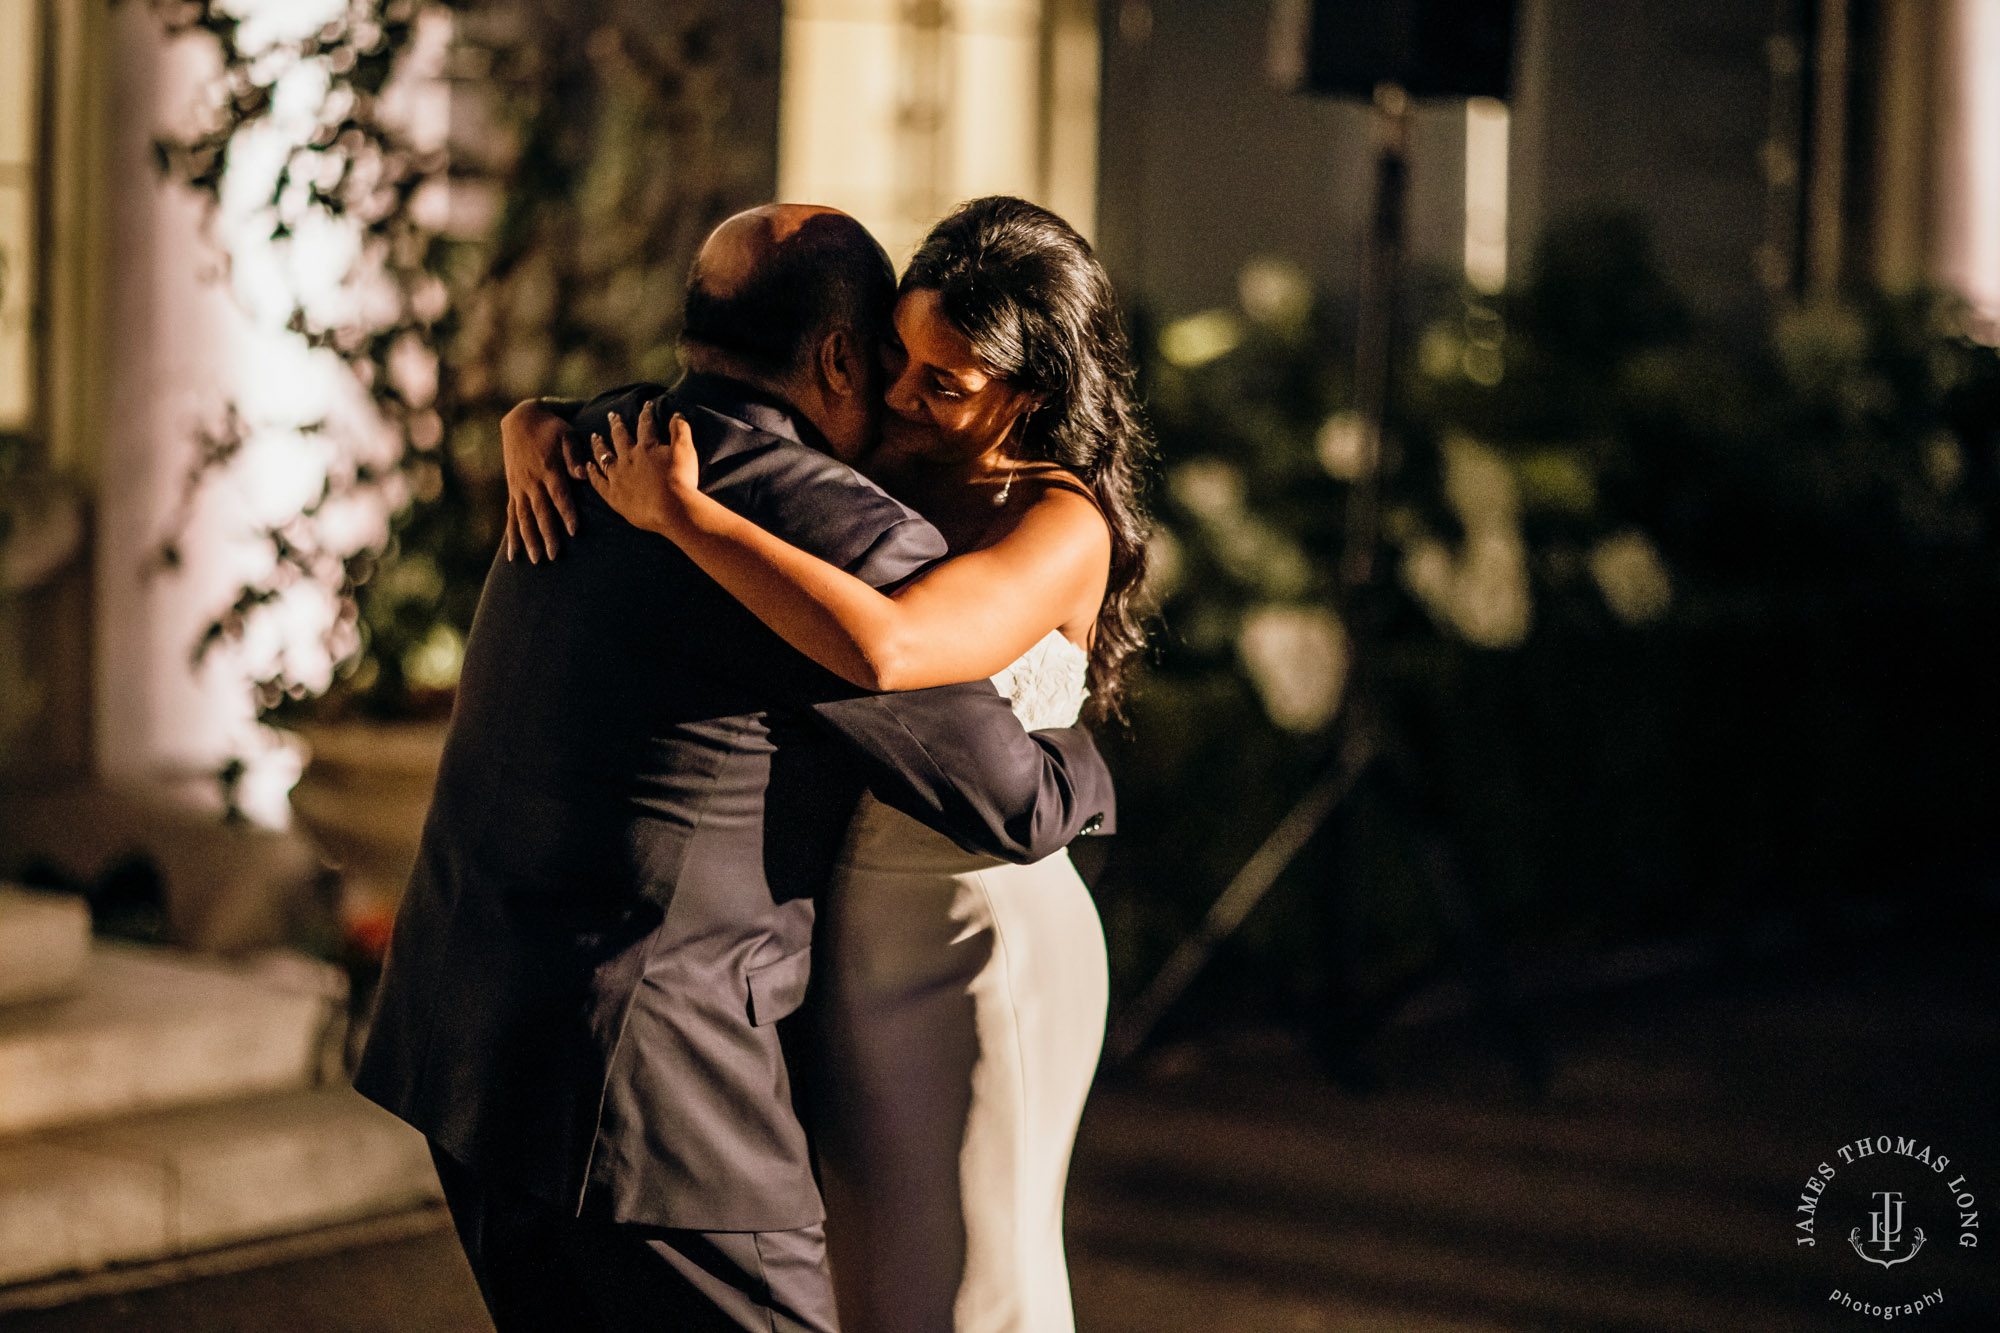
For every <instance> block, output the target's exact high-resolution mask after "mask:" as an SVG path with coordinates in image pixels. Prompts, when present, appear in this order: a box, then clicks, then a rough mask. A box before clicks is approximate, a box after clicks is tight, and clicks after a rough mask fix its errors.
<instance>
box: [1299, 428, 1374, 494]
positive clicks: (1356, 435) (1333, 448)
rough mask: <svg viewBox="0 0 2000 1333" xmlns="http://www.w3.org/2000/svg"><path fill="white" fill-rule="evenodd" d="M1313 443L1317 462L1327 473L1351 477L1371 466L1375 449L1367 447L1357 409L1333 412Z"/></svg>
mask: <svg viewBox="0 0 2000 1333" xmlns="http://www.w3.org/2000/svg"><path fill="white" fill-rule="evenodd" d="M1313 443H1314V445H1315V446H1316V448H1317V450H1318V453H1319V465H1320V466H1321V467H1323V468H1325V469H1326V472H1327V475H1328V476H1330V477H1334V478H1336V479H1338V480H1340V481H1354V480H1355V479H1357V478H1359V477H1361V476H1364V475H1366V474H1367V473H1368V472H1370V471H1372V470H1373V469H1374V466H1375V459H1374V457H1373V455H1374V452H1375V451H1374V450H1373V449H1371V448H1370V447H1369V440H1368V427H1367V423H1366V422H1364V421H1362V419H1361V414H1360V413H1358V412H1335V413H1334V414H1333V415H1332V416H1330V417H1328V418H1327V419H1326V421H1325V423H1324V424H1322V425H1321V426H1320V428H1319V435H1318V437H1317V438H1316V439H1315V440H1314V442H1313Z"/></svg>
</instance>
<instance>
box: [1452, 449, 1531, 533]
mask: <svg viewBox="0 0 2000 1333" xmlns="http://www.w3.org/2000/svg"><path fill="white" fill-rule="evenodd" d="M1444 494H1445V499H1447V500H1449V501H1450V502H1451V507H1452V508H1453V509H1454V510H1456V511H1457V513H1458V516H1459V518H1460V519H1462V520H1463V521H1464V523H1465V526H1466V527H1468V528H1485V527H1511V526H1513V523H1514V515H1515V514H1516V512H1518V511H1519V509H1520V507H1521V501H1520V495H1519V493H1518V492H1517V491H1516V490H1515V488H1514V474H1513V472H1512V471H1511V470H1509V468H1508V467H1507V460H1506V459H1504V458H1502V457H1501V456H1500V455H1499V454H1497V453H1495V452H1494V451H1493V450H1491V449H1489V448H1487V447H1486V446H1485V445H1483V444H1481V443H1480V442H1479V441H1477V440H1475V439H1473V438H1472V437H1471V436H1469V435H1447V436H1445V438H1444Z"/></svg>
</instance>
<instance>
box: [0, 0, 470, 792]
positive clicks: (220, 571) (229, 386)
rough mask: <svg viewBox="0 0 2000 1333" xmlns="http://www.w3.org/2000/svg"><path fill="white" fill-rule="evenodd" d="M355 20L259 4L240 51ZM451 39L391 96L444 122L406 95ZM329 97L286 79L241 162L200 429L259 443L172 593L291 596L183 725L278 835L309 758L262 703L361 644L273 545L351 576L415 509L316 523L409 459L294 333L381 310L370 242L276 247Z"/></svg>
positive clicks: (198, 526) (320, 8) (308, 69)
mask: <svg viewBox="0 0 2000 1333" xmlns="http://www.w3.org/2000/svg"><path fill="white" fill-rule="evenodd" d="M0 2H4V0H0ZM344 7H345V6H344V3H343V0H311V3H305V2H304V0H283V2H282V3H280V2H279V0H261V3H258V4H256V5H254V6H249V7H246V10H245V23H244V26H243V28H242V29H241V31H240V32H239V34H238V40H239V41H242V42H243V43H244V44H245V45H246V46H249V47H254V46H256V45H258V44H262V43H269V42H277V41H281V40H287V39H292V38H296V37H298V36H300V35H302V34H309V33H311V32H312V31H313V30H315V29H316V28H317V27H319V26H320V25H321V24H323V23H325V22H327V21H328V20H331V19H333V18H335V17H337V16H338V15H339V14H340V13H341V12H342V10H343V9H344ZM449 38H450V27H449V16H448V15H446V14H443V13H442V12H433V13H431V14H428V15H426V17H425V19H424V21H423V22H422V23H421V24H420V26H419V37H418V41H417V43H416V47H415V50H414V52H413V53H412V54H411V56H409V57H408V58H407V60H408V63H407V64H406V65H404V66H403V67H402V69H401V70H399V72H398V75H397V77H396V80H395V81H394V82H393V83H392V85H391V95H392V96H393V97H397V98H400V101H401V103H402V104H403V105H404V106H405V107H406V108H407V110H408V112H409V114H410V115H412V116H417V117H429V118H431V119H438V118H440V117H441V116H442V115H443V114H444V113H445V111H446V108H447V104H446V103H444V102H443V101H441V100H440V99H438V98H435V97H424V96H410V95H408V94H407V93H403V92H398V91H396V89H397V88H398V85H402V84H405V83H407V82H408V81H410V80H412V79H414V80H419V81H422V80H426V79H434V77H435V75H436V74H437V73H438V72H439V70H441V68H442V60H443V56H444V53H445V49H446V46H447V45H448V42H449ZM326 91H327V73H326V70H325V69H324V67H323V66H321V65H319V64H317V63H313V62H308V63H305V64H301V65H298V66H296V67H293V68H291V69H289V70H287V71H286V72H284V73H283V74H282V75H281V76H280V77H279V79H278V80H277V83H276V85H275V86H274V87H273V90H272V92H273V99H272V100H273V111H272V114H271V116H270V117H269V118H268V119H267V120H265V121H263V122H261V123H260V124H258V125H256V126H255V127H253V128H251V129H248V130H245V131H243V132H242V133H241V134H239V135H238V137H237V138H236V140H235V141H234V142H233V143H232V144H231V146H230V155H229V169H228V172H227V175H226V176H225V177H224V181H223V188H222V194H221V208H220V212H219V214H218V215H217V217H216V219H215V224H214V228H213V235H214V237H215V239H216V241H217V242H218V243H219V244H220V245H221V246H222V247H223V249H224V250H225V251H226V252H227V254H228V257H229V265H228V270H227V271H228V275H229V285H228V291H227V299H226V302H225V303H226V304H227V305H228V306H229V307H230V309H231V312H232V313H231V314H230V315H229V316H228V317H227V318H226V321H225V324H224V328H225V330H226V332H225V333H224V338H225V341H226V345H227V353H226V355H225V356H224V357H223V358H221V359H220V361H219V362H218V371H217V374H216V377H215V382H214V383H213V384H212V386H211V387H210V388H208V389H207V390H206V391H205V393H204V397H205V398H206V399H208V400H209V401H207V402H205V403H204V404H203V407H202V408H201V410H200V416H201V417H202V418H203V419H211V420H212V419H213V415H214V411H215V408H216V407H219V406H220V404H222V403H225V402H226V403H230V404H233V405H234V406H235V407H236V409H237V410H238V412H239V414H240V416H241V419H242V421H243V423H244V426H245V429H246V432H247V438H246V440H245V443H244V446H243V448H242V450H241V452H240V453H239V454H238V455H237V456H236V457H235V458H234V459H233V460H232V461H231V462H230V464H229V465H228V467H227V468H226V469H225V470H224V471H223V472H221V473H218V474H213V475H211V476H209V477H208V478H207V479H206V483H205V492H204V493H203V495H202V496H201V498H200V501H199V503H198V505H197V507H196V509H195V511H194V514H193V516H192V518H191V521H190V522H189V524H188V526H187V532H186V534H185V536H184V538H183V540H182V542H181V547H182V551H183V566H182V570H181V573H180V574H179V575H177V577H176V579H175V580H174V582H175V583H176V584H177V585H179V586H178V587H177V588H176V589H175V590H174V593H173V600H174V602H175V604H176V606H177V607H184V608H185V610H186V612H188V613H192V614H194V615H197V616H200V617H202V618H206V617H207V616H210V615H213V614H214V613H215V612H216V610H218V609H219V608H220V607H223V606H226V605H228V603H229V602H230V601H231V600H233V598H234V596H235V590H236V589H237V588H240V587H243V586H246V585H251V584H256V583H260V582H263V581H266V580H272V581H274V583H275V586H277V587H278V588H279V595H278V597H277V598H276V599H275V600H274V601H271V602H268V603H266V604H264V605H262V606H259V607H257V608H256V609H255V610H253V611H252V612H251V613H250V614H249V615H248V616H247V617H246V618H245V624H244V628H243V635H242V638H241V640H240V641H238V642H235V643H231V644H227V645H225V646H223V647H221V648H218V649H217V650H216V651H214V652H212V653H211V654H210V655H209V657H208V659H207V660H206V661H205V662H204V664H203V672H202V674H203V677H204V681H203V684H204V689H203V692H202V697H203V699H204V701H205V702H206V704H207V706H208V709H209V715H208V716H206V717H203V718H199V719H197V718H194V717H187V716H183V718H182V719H181V720H180V722H179V723H178V729H179V730H180V731H181V732H182V733H183V736H184V739H183V743H182V746H181V747H179V748H182V749H184V750H187V751H193V752H199V751H201V750H206V749H210V748H211V747H222V748H223V749H225V750H226V752H227V753H228V754H229V755H233V756H235V757H238V758H242V759H243V760H245V762H246V763H247V765H248V770H247V772H246V773H245V775H244V778H243V781H242V783H241V785H240V787H239V789H238V792H237V797H238V800H239V802H240V803H241V805H242V807H243V809H244V812H245V813H246V814H248V815H250V816H251V817H252V818H253V819H255V820H257V821H259V822H261V823H266V824H274V825H275V824H283V823H285V822H287V821H288V820H289V816H290V807H289V803H288V801H287V799H286V797H287V793H288V792H289V790H290V788H291V786H292V784H293V783H294V782H296V781H297V779H298V775H299V770H300V754H299V750H298V747H297V745H296V744H294V743H291V742H290V741H289V739H288V738H286V737H284V736H281V735H278V734H275V733H273V732H272V731H271V730H270V729H268V728H263V727H260V726H258V725H257V724H256V721H255V710H254V701H253V700H252V697H251V687H252V685H253V684H254V683H255V682H257V681H260V680H267V679H271V678H273V677H275V676H278V675H280V674H282V675H283V676H285V677H286V678H289V679H290V680H293V681H296V682H298V683H300V684H301V685H303V686H305V687H306V688H308V689H313V690H319V689H324V688H326V687H327V686H328V685H329V684H330V683H331V681H332V675H333V670H334V667H335V666H336V665H337V662H338V660H339V659H340V658H341V657H342V656H344V655H345V654H347V653H349V652H352V651H353V650H354V648H355V647H356V646H357V644H356V642H355V636H354V633H353V631H352V629H351V626H350V625H349V624H348V623H347V622H345V621H343V619H342V617H341V607H340V605H339V602H338V599H337V598H336V597H335V596H334V595H333V593H332V591H331V589H330V588H329V587H328V586H326V580H325V579H320V578H305V577H303V576H294V575H293V573H292V572H290V571H286V570H281V569H277V568H276V567H275V553H274V551H273V549H272V546H271V543H270V541H269V540H268V539H267V538H266V537H265V536H264V533H265V531H266V530H267V529H270V528H282V529H284V530H285V532H286V535H287V538H288V539H289V540H290V542H291V543H292V544H293V546H294V547H295V548H296V549H299V550H304V551H313V552H318V553H320V558H321V559H323V560H326V561H331V562H335V565H336V566H337V562H338V561H339V560H340V559H341V558H343V557H345V556H347V555H349V554H351V553H353V552H354V551H356V550H359V549H361V548H363V547H365V546H371V545H380V544H381V543H382V542H383V541H385V540H386V539H387V536H388V521H389V516H390V512H391V510H392V509H393V508H394V507H395V506H396V505H398V504H399V503H400V502H401V500H402V499H403V496H402V493H401V491H400V490H398V489H396V488H394V487H388V486H385V487H383V488H380V489H372V490H370V491H369V492H367V493H366V494H364V495H357V496H355V497H354V498H353V499H351V500H349V501H346V502H344V503H342V504H341V505H339V506H333V507H329V508H328V510H326V511H325V512H322V513H321V514H318V515H315V516H313V517H310V518H307V517H303V516H302V515H301V511H302V510H303V509H304V508H305V507H307V506H309V505H310V504H312V503H313V502H314V501H315V500H316V499H317V498H318V497H319V496H320V494H321V491H322V489H323V487H324V486H325V484H326V482H327V480H328V478H329V476H333V475H338V474H341V473H343V472H345V471H351V469H352V468H353V467H354V466H355V464H356V463H357V462H361V461H366V462H368V463H370V464H372V465H373V466H375V467H376V468H378V469H380V468H384V467H386V466H387V465H389V464H392V463H393V462H394V460H395V456H396V449H397V447H398V446H397V441H396V437H395V435H394V433H393V432H392V431H391V430H390V429H389V428H388V427H387V426H386V425H385V424H384V423H383V422H382V421H381V420H380V418H379V417H378V416H377V415H376V414H375V411H374V408H373V406H372V404H371V403H370V402H369V400H368V397H367V395H366V393H365V392H364V391H363V390H362V389H361V387H360V386H359V385H358V384H357V383H356V382H355V381H354V379H353V377H352V376H351V375H349V374H348V372H347V371H346V370H345V369H344V367H343V366H342V365H341V364H340V362H339V361H338V360H337V359H336V358H335V357H334V356H333V355H332V354H331V353H330V352H327V351H315V350H314V349H312V348H311V347H309V346H308V345H307V344H306V342H305V340H304V339H303V338H301V337H300V336H299V335H297V334H295V333H293V332H291V331H289V330H288V329H287V327H286V323H287V320H288V318H289V317H290V314H291V311H292V307H293V303H294V301H297V302H299V303H300V304H302V305H303V306H304V307H305V309H306V310H307V311H308V313H309V314H310V316H311V317H312V318H313V319H314V320H317V321H321V322H328V323H338V322H343V321H352V320H355V319H359V318H364V317H365V316H364V310H365V307H366V305H367V303H368V300H369V294H370V275H369V274H368V273H366V272H361V271H357V266H356V265H357V260H358V258H359V255H360V239H359V233H358V230H357V227H356V224H354V223H352V222H349V221H347V220H345V219H334V218H328V217H326V216H324V215H322V214H319V213H316V212H313V213H305V214H299V213H296V212H295V213H293V214H292V215H291V216H290V217H289V219H288V221H289V222H290V225H291V235H290V236H289V238H288V239H286V240H283V241H274V240H273V239H272V237H271V230H272V225H273V222H274V215H273V212H272V204H271V191H272V187H273V185H274V184H275V182H276V180H277V175H278V172H279V171H280V170H281V169H282V168H283V167H284V164H285V162H286V161H287V159H288V157H289V156H290V155H291V154H292V153H293V152H294V151H295V150H296V149H297V148H298V147H299V146H301V145H303V144H305V143H306V142H308V140H309V138H310V136H311V135H312V133H313V131H314V129H315V127H316V125H317V123H318V119H319V111H320V107H321V103H322V101H323V100H324V97H325V95H326ZM415 128H416V131H417V133H416V137H417V138H419V139H420V140H429V141H433V142H436V141H441V140H442V136H443V127H442V125H418V126H416V127H415ZM187 262H189V263H195V262H198V256H191V257H190V258H189V259H188V261H187ZM274 575H275V578H274ZM175 618H176V619H179V616H178V615H176V617H175ZM197 623H199V622H197ZM191 645H192V635H190V636H189V640H188V642H187V643H185V644H181V645H178V646H177V649H176V651H175V652H174V653H173V654H172V655H171V657H169V658H168V659H167V660H166V661H163V662H161V663H160V665H159V667H158V668H157V669H159V670H164V671H184V670H185V669H186V667H185V663H186V660H187V657H186V653H187V648H188V647H190V646H191ZM190 757H192V756H190Z"/></svg>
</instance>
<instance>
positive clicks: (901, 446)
mask: <svg viewBox="0 0 2000 1333" xmlns="http://www.w3.org/2000/svg"><path fill="white" fill-rule="evenodd" d="M883 357H884V359H885V360H886V363H887V366H886V368H887V370H888V389H887V391H886V392H885V394H884V401H885V404H886V406H887V407H888V409H889V410H888V411H887V412H886V413H884V414H883V418H882V443H881V445H880V446H879V447H878V448H877V449H876V451H875V453H874V454H872V455H871V456H870V458H869V462H870V464H872V465H885V464H886V465H889V466H894V464H895V463H897V462H901V461H907V462H921V463H924V464H927V465H932V466H949V465H952V464H969V463H972V462H974V461H975V460H977V459H979V458H981V457H982V456H983V455H985V454H986V453H987V452H988V451H990V450H992V449H993V448H995V447H996V446H998V445H1000V444H1001V443H1002V442H1003V441H1005V440H1006V438H1007V433H1008V432H1009V431H1010V430H1012V429H1013V428H1014V422H1015V421H1016V420H1017V419H1018V418H1019V417H1020V415H1021V413H1022V412H1024V411H1025V410H1027V408H1028V407H1029V406H1030V404H1031V403H1032V402H1033V399H1032V397H1031V396H1030V395H1029V394H1028V393H1026V392H1024V391H1023V390H1021V389H1017V388H1015V387H1014V386H1013V385H1011V384H1009V383H1007V382H1006V381H1005V380H1002V379H999V378H997V377H996V376H994V375H993V374H992V373H991V372H989V371H988V370H987V369H986V367H985V366H983V365H981V364H980V361H979V358H978V357H977V356H975V355H974V354H973V351H972V345H971V344H970V343H969V342H967V341H966V337H965V335H964V334H963V333H960V332H959V331H958V330H957V329H956V328H955V327H953V325H952V323H951V321H950V320H948V319H946V318H945V315H944V305H943V302H942V300H941V299H940V298H939V296H938V294H937V292H936V291H935V290H933V289H931V288H926V287H918V288H915V289H913V290H911V291H909V292H906V293H904V295H903V297H902V298H901V299H900V300H899V301H897V302H896V336H895V337H894V338H893V339H891V340H890V341H889V342H888V343H886V344H885V345H884V347H883Z"/></svg>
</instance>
